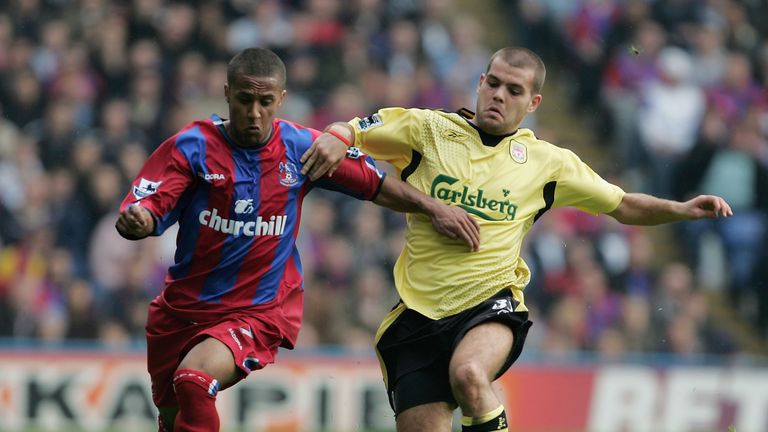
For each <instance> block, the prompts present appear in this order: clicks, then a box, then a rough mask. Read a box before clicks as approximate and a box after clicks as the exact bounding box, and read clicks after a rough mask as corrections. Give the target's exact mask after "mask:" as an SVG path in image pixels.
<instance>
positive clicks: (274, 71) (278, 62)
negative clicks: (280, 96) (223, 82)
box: [227, 48, 286, 87]
mask: <svg viewBox="0 0 768 432" xmlns="http://www.w3.org/2000/svg"><path fill="white" fill-rule="evenodd" d="M238 75H250V76H256V77H275V78H277V79H278V81H279V82H280V84H281V85H282V87H285V76H286V73H285V63H283V60H282V59H280V57H278V55H277V54H275V53H274V52H272V51H270V50H268V49H266V48H246V49H244V50H242V51H240V52H239V53H238V54H237V55H236V56H234V57H233V58H232V60H230V61H229V64H228V65H227V83H229V84H230V85H231V84H232V83H233V82H234V81H235V78H236V77H237V76H238Z"/></svg>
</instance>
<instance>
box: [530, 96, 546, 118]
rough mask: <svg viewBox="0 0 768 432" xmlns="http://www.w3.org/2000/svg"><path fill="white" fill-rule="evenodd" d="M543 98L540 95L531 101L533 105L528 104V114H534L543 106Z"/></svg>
mask: <svg viewBox="0 0 768 432" xmlns="http://www.w3.org/2000/svg"><path fill="white" fill-rule="evenodd" d="M542 98H543V96H541V95H540V94H537V95H535V96H534V97H533V98H532V99H531V103H530V104H528V112H529V113H532V112H534V111H536V110H537V109H538V108H539V105H541V99H542Z"/></svg>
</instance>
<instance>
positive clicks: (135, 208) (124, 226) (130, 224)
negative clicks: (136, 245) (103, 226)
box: [115, 204, 155, 238]
mask: <svg viewBox="0 0 768 432" xmlns="http://www.w3.org/2000/svg"><path fill="white" fill-rule="evenodd" d="M115 227H116V228H117V231H118V232H119V233H120V234H122V235H123V236H124V237H128V238H144V237H146V236H148V235H150V234H151V233H152V231H154V229H155V219H154V218H153V217H152V213H150V211H149V210H147V209H145V208H144V207H142V206H140V205H138V204H134V205H132V206H130V207H128V208H127V209H125V210H124V211H123V212H122V213H120V217H118V218H117V223H115Z"/></svg>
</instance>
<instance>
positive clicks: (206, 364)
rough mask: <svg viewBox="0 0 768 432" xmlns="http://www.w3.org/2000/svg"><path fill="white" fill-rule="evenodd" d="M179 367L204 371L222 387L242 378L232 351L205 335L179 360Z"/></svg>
mask: <svg viewBox="0 0 768 432" xmlns="http://www.w3.org/2000/svg"><path fill="white" fill-rule="evenodd" d="M179 369H192V370H197V371H201V372H205V373H206V374H208V375H210V376H212V377H213V378H215V379H217V380H218V381H219V383H221V388H222V389H224V388H227V387H229V386H231V385H232V384H234V383H236V382H238V381H239V380H240V379H242V372H241V371H240V369H239V368H238V367H237V366H236V363H235V356H234V355H233V354H232V351H231V350H230V349H229V347H228V346H227V345H225V344H224V343H223V342H221V341H220V340H218V339H216V338H213V337H207V338H205V339H203V340H202V341H200V342H199V343H198V344H196V345H195V346H194V347H192V349H190V350H189V352H188V353H187V354H186V355H185V356H184V358H183V359H182V360H181V363H180V364H179Z"/></svg>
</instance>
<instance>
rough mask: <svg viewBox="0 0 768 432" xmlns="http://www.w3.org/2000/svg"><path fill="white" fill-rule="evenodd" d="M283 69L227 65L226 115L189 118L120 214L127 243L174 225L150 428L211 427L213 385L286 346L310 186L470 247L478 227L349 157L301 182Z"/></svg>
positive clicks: (155, 313) (161, 301)
mask: <svg viewBox="0 0 768 432" xmlns="http://www.w3.org/2000/svg"><path fill="white" fill-rule="evenodd" d="M285 75H286V74H285V66H284V64H283V62H282V61H281V60H280V58H279V57H278V56H277V55H275V54H274V53H273V52H271V51H269V50H266V49H259V48H250V49H247V50H244V51H243V52H241V53H239V54H238V55H236V56H235V57H234V58H233V59H232V60H231V61H230V63H229V66H228V70H227V84H226V85H225V86H224V94H225V97H226V100H227V103H228V105H229V119H228V120H224V119H221V118H219V117H218V116H216V115H214V116H212V117H211V118H209V119H206V120H201V121H196V122H193V123H191V124H189V125H188V126H186V127H185V128H183V129H182V130H181V131H180V132H178V133H177V134H175V135H174V136H172V137H171V138H169V139H168V140H166V141H165V142H164V143H162V144H161V145H160V147H158V149H157V150H156V151H155V152H154V153H153V154H152V155H151V156H150V157H149V159H148V160H147V161H146V163H145V165H144V167H143V168H142V170H141V171H140V173H139V174H138V176H137V178H136V179H135V181H134V182H133V187H132V190H131V191H130V192H129V193H128V195H127V196H126V198H125V199H124V200H123V202H122V204H121V206H120V216H119V218H118V220H117V223H116V228H117V230H118V232H119V233H120V234H121V235H122V236H123V237H125V238H127V239H131V240H138V239H141V238H144V237H147V236H149V235H160V234H162V233H163V232H164V231H165V230H166V229H167V228H168V227H169V226H171V225H173V224H174V223H176V222H178V223H179V233H178V237H177V240H176V243H177V249H176V255H175V262H174V264H173V265H172V266H171V267H170V268H169V270H168V274H167V276H166V284H165V288H164V289H163V291H162V293H161V294H160V295H159V296H158V297H157V298H155V299H154V300H153V301H152V302H151V304H150V306H149V317H148V321H147V358H148V369H149V373H150V376H151V378H152V397H153V401H154V403H155V405H156V406H157V407H158V410H159V414H160V415H159V417H158V421H159V430H160V431H161V432H170V431H200V432H202V431H206V432H207V431H218V430H219V416H218V413H217V412H216V406H215V400H216V394H217V392H218V391H219V390H222V389H225V388H227V387H230V386H232V385H233V384H235V383H237V382H238V381H239V380H241V379H243V378H245V377H246V376H247V375H248V374H249V373H250V372H251V371H254V370H258V369H261V368H263V367H265V366H266V365H267V364H269V363H272V362H273V361H274V360H275V354H276V352H277V349H278V347H285V348H293V346H294V344H295V343H296V338H297V335H298V332H299V327H300V325H301V314H302V299H303V283H302V271H301V262H300V260H299V254H298V251H297V249H296V235H297V233H298V228H299V217H300V214H301V204H302V199H303V198H304V196H305V195H306V194H307V193H308V192H309V191H310V190H311V189H312V188H313V187H322V188H326V189H331V190H337V191H341V192H344V193H346V194H348V195H351V196H353V197H356V198H358V199H365V200H373V201H374V202H376V203H377V204H380V205H383V206H386V207H388V208H391V209H394V210H398V211H407V212H417V213H423V214H425V215H426V217H428V218H429V219H430V220H431V222H432V225H433V227H434V228H435V229H436V230H437V231H438V232H440V233H442V234H445V235H446V236H448V237H450V238H452V239H454V240H455V241H463V242H465V243H466V244H468V245H469V247H470V248H471V249H476V248H477V246H478V244H479V232H478V228H477V224H476V223H475V222H474V221H473V220H472V219H471V218H470V217H469V215H468V214H467V213H466V212H465V211H464V210H462V209H460V208H458V207H455V206H447V205H444V204H442V203H440V202H439V201H438V200H436V199H434V198H431V197H429V196H427V195H425V194H422V193H421V192H418V191H417V190H416V189H414V188H412V187H411V186H409V185H407V184H405V183H404V182H402V181H400V180H398V179H394V178H391V177H385V176H384V175H383V174H382V173H381V172H380V171H379V170H377V169H376V166H375V165H374V163H373V161H372V160H371V159H369V158H367V157H366V156H365V155H362V154H360V153H359V152H355V151H350V153H349V155H348V157H347V158H346V159H345V160H344V161H343V163H342V164H341V165H339V167H338V168H337V169H336V171H335V172H334V173H333V176H332V177H324V178H322V179H320V180H317V181H310V180H309V178H308V177H306V176H304V175H302V174H301V168H302V165H301V163H300V158H301V155H302V154H303V153H304V152H305V151H306V150H307V149H308V148H309V147H310V145H311V144H312V141H313V140H314V138H316V137H317V136H318V135H319V134H320V132H319V131H317V130H313V129H308V128H305V127H302V126H300V125H297V124H294V123H291V122H289V121H286V120H283V119H280V118H276V117H275V112H276V111H277V109H278V107H279V106H280V105H281V103H282V101H283V98H284V97H285V94H286V91H285V79H286V76H285Z"/></svg>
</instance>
